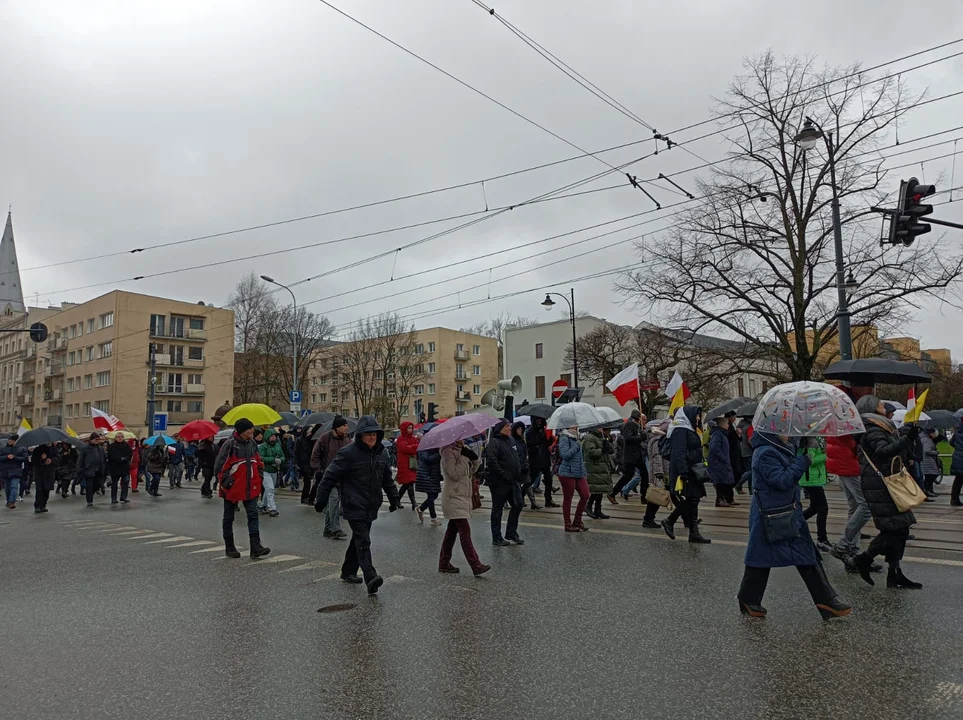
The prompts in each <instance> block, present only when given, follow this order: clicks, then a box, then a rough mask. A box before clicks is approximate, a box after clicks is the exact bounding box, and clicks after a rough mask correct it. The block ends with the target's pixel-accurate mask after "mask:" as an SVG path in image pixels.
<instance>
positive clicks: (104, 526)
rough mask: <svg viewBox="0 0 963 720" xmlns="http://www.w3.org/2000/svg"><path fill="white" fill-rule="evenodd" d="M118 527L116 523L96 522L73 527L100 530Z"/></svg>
mask: <svg viewBox="0 0 963 720" xmlns="http://www.w3.org/2000/svg"><path fill="white" fill-rule="evenodd" d="M118 527H120V526H119V525H118V524H117V523H97V524H96V525H85V526H84V527H79V528H74V529H75V530H101V529H107V530H109V529H111V528H113V529H114V530H116V529H117V528H118Z"/></svg>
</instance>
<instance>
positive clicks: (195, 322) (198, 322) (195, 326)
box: [190, 317, 204, 330]
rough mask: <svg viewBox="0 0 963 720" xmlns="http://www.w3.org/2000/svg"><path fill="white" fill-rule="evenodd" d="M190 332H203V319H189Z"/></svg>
mask: <svg viewBox="0 0 963 720" xmlns="http://www.w3.org/2000/svg"><path fill="white" fill-rule="evenodd" d="M190 328H191V330H203V329H204V318H193V317H192V318H191V325H190Z"/></svg>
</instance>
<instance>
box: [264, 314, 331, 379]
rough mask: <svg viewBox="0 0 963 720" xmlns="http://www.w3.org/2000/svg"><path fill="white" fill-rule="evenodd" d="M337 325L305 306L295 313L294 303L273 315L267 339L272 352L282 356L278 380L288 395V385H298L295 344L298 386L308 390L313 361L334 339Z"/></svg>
mask: <svg viewBox="0 0 963 720" xmlns="http://www.w3.org/2000/svg"><path fill="white" fill-rule="evenodd" d="M333 329H334V328H333V326H332V324H331V321H330V320H328V318H327V317H325V316H324V315H316V314H315V313H313V312H311V311H309V310H307V309H306V308H303V307H299V308H298V309H297V312H296V313H295V312H294V309H293V307H292V306H291V305H288V306H285V307H283V308H278V309H276V310H275V311H274V313H273V314H272V315H271V321H270V323H269V330H268V332H266V333H265V341H266V346H267V351H268V353H269V354H271V355H272V356H273V357H275V358H277V359H278V362H276V363H275V365H276V373H277V382H278V383H279V384H280V387H281V392H282V395H283V396H284V397H285V398H286V397H287V389H289V388H293V387H295V383H294V382H293V373H294V363H293V359H294V353H295V348H296V349H297V350H296V352H297V356H298V382H297V387H298V388H300V389H301V390H304V388H305V387H306V385H307V382H308V375H309V373H310V370H311V362H312V361H313V360H314V359H315V358H316V357H317V356H318V352H319V351H320V350H321V349H323V348H324V347H326V346H327V345H328V344H329V343H330V341H331V336H332V334H333Z"/></svg>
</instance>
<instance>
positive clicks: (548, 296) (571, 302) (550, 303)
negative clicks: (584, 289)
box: [542, 288, 578, 387]
mask: <svg viewBox="0 0 963 720" xmlns="http://www.w3.org/2000/svg"><path fill="white" fill-rule="evenodd" d="M569 294H570V296H571V299H569V296H567V295H562V294H561V293H545V299H544V300H542V307H543V308H545V310H546V311H548V312H551V311H552V308H553V307H555V305H556V304H557V303H556V302H555V301H554V300H552V295H555V296H556V297H560V298H562V300H564V301H565V304H566V305H568V312H569V317H570V318H571V320H572V378H573V379H574V381H575V385H574V387H578V346H577V343H576V338H575V288H572V289H571V290H569Z"/></svg>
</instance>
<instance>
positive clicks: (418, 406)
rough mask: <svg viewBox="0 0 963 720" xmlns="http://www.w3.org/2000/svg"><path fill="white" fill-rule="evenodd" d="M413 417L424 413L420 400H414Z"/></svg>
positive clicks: (423, 405)
mask: <svg viewBox="0 0 963 720" xmlns="http://www.w3.org/2000/svg"><path fill="white" fill-rule="evenodd" d="M414 406H415V415H421V413H423V412H424V411H425V404H424V403H423V402H422V401H421V400H415V402H414Z"/></svg>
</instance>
